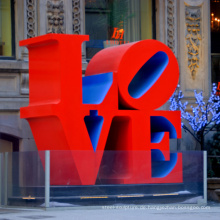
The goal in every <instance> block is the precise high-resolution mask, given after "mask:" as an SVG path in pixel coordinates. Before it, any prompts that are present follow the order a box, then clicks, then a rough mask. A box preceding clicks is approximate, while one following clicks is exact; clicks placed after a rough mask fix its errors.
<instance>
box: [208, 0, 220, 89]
mask: <svg viewBox="0 0 220 220" xmlns="http://www.w3.org/2000/svg"><path fill="white" fill-rule="evenodd" d="M210 4H211V5H210V9H211V54H212V57H211V60H212V66H211V68H212V82H213V83H217V84H218V89H219V90H220V0H211V2H210Z"/></svg>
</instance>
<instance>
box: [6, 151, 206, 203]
mask: <svg viewBox="0 0 220 220" xmlns="http://www.w3.org/2000/svg"><path fill="white" fill-rule="evenodd" d="M45 159H46V158H45V151H39V152H37V151H36V152H14V153H8V158H7V166H8V167H7V170H8V177H7V183H8V184H7V199H6V200H5V201H7V205H13V206H15V205H16V206H19V205H20V206H35V207H56V206H64V207H65V206H76V205H77V206H78V205H117V204H131V205H136V204H139V205H140V204H142V205H143V204H179V203H185V204H198V203H202V201H205V200H204V199H205V197H204V172H203V171H204V170H203V169H204V166H203V162H204V161H203V152H202V151H184V152H177V153H176V152H175V153H170V152H163V154H162V153H161V152H159V151H158V152H157V150H156V151H104V152H103V151H96V152H93V151H50V158H49V160H50V175H49V177H50V178H49V177H48V180H47V181H46V183H45V164H46V162H45ZM4 160H5V159H4ZM3 164H4V163H3ZM3 170H5V168H4V167H3ZM3 173H4V172H3ZM45 184H46V185H45ZM47 184H48V187H50V190H49V193H48V194H47V193H46V195H48V197H49V198H48V202H49V203H48V204H47V202H46V203H45V199H46V198H45V189H47ZM4 187H5V186H4ZM4 187H3V188H4ZM46 197H47V196H46ZM5 205H6V204H5Z"/></svg>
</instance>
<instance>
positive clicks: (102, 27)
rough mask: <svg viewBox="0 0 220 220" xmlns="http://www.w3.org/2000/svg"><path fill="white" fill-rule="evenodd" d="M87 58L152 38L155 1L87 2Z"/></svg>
mask: <svg viewBox="0 0 220 220" xmlns="http://www.w3.org/2000/svg"><path fill="white" fill-rule="evenodd" d="M85 14H86V34H88V35H89V36H90V41H89V42H87V43H86V55H87V58H88V59H91V58H92V57H93V56H94V55H95V54H96V53H97V52H98V51H100V50H102V49H103V48H106V47H110V46H115V45H120V44H125V43H129V42H133V41H138V40H143V39H151V38H153V33H152V32H153V31H152V26H153V25H152V20H153V19H152V0H85Z"/></svg>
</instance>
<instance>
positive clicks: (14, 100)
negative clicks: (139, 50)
mask: <svg viewBox="0 0 220 220" xmlns="http://www.w3.org/2000/svg"><path fill="white" fill-rule="evenodd" d="M1 1H2V2H3V0H0V2H1ZM132 1H133V3H132ZM86 2H87V3H88V4H92V3H93V2H96V1H95V0H90V1H86V0H11V4H12V5H11V9H12V11H11V13H12V18H13V19H14V20H13V22H12V29H13V31H12V34H13V36H14V37H13V40H14V41H13V45H12V47H13V49H14V54H12V56H10V57H8V56H4V55H2V56H0V152H6V151H9V152H10V151H33V150H36V145H35V142H34V139H33V136H32V133H31V130H30V127H29V125H28V123H27V122H26V120H24V119H20V107H22V106H27V105H28V94H29V87H28V84H29V74H28V72H29V70H28V51H27V49H26V48H23V47H19V41H20V40H23V39H27V38H31V37H35V36H39V35H44V34H47V33H62V34H88V33H87V32H86V22H87V20H86ZM99 2H101V1H99ZM103 2H107V0H105V1H103ZM130 2H131V4H134V2H140V5H141V4H144V1H143V0H140V1H136V0H130ZM145 2H148V3H149V4H148V8H146V11H145V12H146V13H147V11H149V10H150V12H149V13H150V16H151V20H150V23H149V21H148V20H147V17H143V18H142V21H143V25H140V30H141V31H140V33H141V34H142V33H144V31H145V28H146V27H148V29H151V31H152V34H151V36H148V35H147V34H146V35H145V37H144V38H145V39H146V38H151V37H155V38H156V39H157V40H159V41H162V42H163V43H165V44H167V45H168V46H169V47H170V48H171V50H172V51H173V52H174V54H175V55H176V57H177V59H178V62H179V68H180V85H181V88H182V91H183V92H184V94H185V97H187V99H188V100H189V101H191V100H192V98H193V94H194V92H193V91H194V89H197V90H202V91H204V94H205V95H206V96H208V94H209V93H210V87H211V51H210V43H211V40H210V1H209V0H155V1H154V0H152V1H151V0H149V1H145ZM140 5H139V6H137V3H136V4H135V5H132V6H131V8H132V9H133V8H134V7H140ZM149 7H150V9H149ZM145 12H144V13H145ZM144 13H142V14H143V16H144ZM3 21H4V18H3V19H1V22H3ZM137 22H138V20H137ZM144 25H145V26H144ZM136 26H137V25H134V26H133V27H136ZM130 28H132V26H130ZM134 32H135V31H134ZM141 34H140V35H141ZM154 35H155V36H154ZM139 38H141V37H139ZM137 39H138V36H137V37H136V38H135V40H137ZM107 40H108V39H107ZM138 40H140V39H138ZM193 50H194V51H195V50H196V54H193V53H192V51H193ZM86 52H87V50H86V47H85V45H84V46H83V48H82V64H83V70H85V69H86V65H87V62H88V59H87V58H88V54H87V53H86ZM183 135H184V134H183ZM184 137H185V136H183V140H182V141H181V142H180V141H177V142H173V144H172V146H171V149H174V150H176V149H178V150H180V149H181V150H185V149H194V148H195V145H194V144H192V140H189V139H188V138H184Z"/></svg>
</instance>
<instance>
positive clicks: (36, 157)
mask: <svg viewBox="0 0 220 220" xmlns="http://www.w3.org/2000/svg"><path fill="white" fill-rule="evenodd" d="M7 155H8V156H6V157H5V158H4V159H5V160H7V162H6V163H5V164H6V165H5V166H7V168H5V169H7V170H8V175H7V177H6V178H7V183H8V184H7V187H6V189H5V191H7V199H6V200H5V203H6V204H5V205H8V206H10V205H12V206H33V207H35V206H40V205H42V204H43V203H44V201H45V172H44V168H43V163H42V161H44V160H45V152H43V151H42V152H37V151H32V152H13V153H7Z"/></svg>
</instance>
